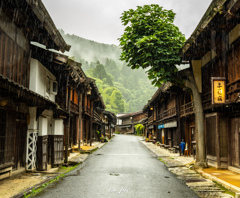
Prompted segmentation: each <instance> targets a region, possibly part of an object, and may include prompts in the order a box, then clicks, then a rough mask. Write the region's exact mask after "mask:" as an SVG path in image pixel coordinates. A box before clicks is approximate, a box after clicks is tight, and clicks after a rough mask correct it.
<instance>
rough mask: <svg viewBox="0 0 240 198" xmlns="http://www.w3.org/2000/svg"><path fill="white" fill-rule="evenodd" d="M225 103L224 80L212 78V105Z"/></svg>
mask: <svg viewBox="0 0 240 198" xmlns="http://www.w3.org/2000/svg"><path fill="white" fill-rule="evenodd" d="M224 103H226V79H225V78H217V77H216V78H214V77H212V104H224Z"/></svg>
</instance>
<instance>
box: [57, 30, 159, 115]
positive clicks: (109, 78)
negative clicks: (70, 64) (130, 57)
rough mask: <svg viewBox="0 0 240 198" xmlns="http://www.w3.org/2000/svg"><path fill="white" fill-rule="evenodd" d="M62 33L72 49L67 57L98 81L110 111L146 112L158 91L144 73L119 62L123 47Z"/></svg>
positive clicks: (61, 31)
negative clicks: (148, 104) (145, 107)
mask: <svg viewBox="0 0 240 198" xmlns="http://www.w3.org/2000/svg"><path fill="white" fill-rule="evenodd" d="M60 33H61V34H62V36H63V38H64V39H65V41H66V42H67V43H68V44H70V45H71V50H70V52H68V53H66V54H67V55H69V56H70V57H73V58H74V59H75V60H76V61H78V62H81V63H82V68H83V71H84V72H85V73H86V75H87V76H88V77H91V78H94V79H95V80H96V84H97V86H98V89H99V91H100V93H101V94H102V97H103V100H104V103H105V105H106V107H107V110H109V111H112V112H114V113H123V112H135V111H139V110H142V108H143V106H144V105H145V104H146V103H147V101H148V100H149V99H150V98H151V96H152V95H153V94H154V92H155V91H156V89H157V88H156V87H153V86H152V84H151V81H150V80H149V79H148V77H147V74H146V73H145V71H144V70H143V69H138V70H132V69H131V68H129V67H127V66H126V63H125V62H123V61H120V60H119V58H120V54H121V49H120V47H119V46H117V45H109V44H103V43H98V42H95V41H90V40H87V39H84V38H81V37H79V36H76V35H70V34H67V33H65V32H64V31H63V30H60Z"/></svg>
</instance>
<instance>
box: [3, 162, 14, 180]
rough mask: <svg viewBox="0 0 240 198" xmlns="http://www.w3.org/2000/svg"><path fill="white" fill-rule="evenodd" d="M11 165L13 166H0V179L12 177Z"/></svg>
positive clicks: (7, 164) (8, 164) (9, 164)
mask: <svg viewBox="0 0 240 198" xmlns="http://www.w3.org/2000/svg"><path fill="white" fill-rule="evenodd" d="M13 165H14V163H6V164H3V165H0V179H3V178H5V177H11V176H12V166H13Z"/></svg>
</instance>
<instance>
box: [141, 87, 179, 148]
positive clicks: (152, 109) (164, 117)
mask: <svg viewBox="0 0 240 198" xmlns="http://www.w3.org/2000/svg"><path fill="white" fill-rule="evenodd" d="M179 90H180V89H179V88H177V87H175V86H172V85H171V83H166V84H163V85H162V86H161V87H160V88H159V89H158V90H157V91H156V92H155V94H154V95H153V96H152V98H151V100H149V101H148V104H146V105H145V106H144V108H143V111H144V112H147V114H148V122H147V125H146V127H147V129H146V130H147V134H146V137H149V135H151V136H152V138H153V139H154V140H156V141H158V142H160V143H161V144H163V145H164V147H166V148H171V149H174V148H175V149H178V148H179V144H180V142H181V139H182V138H183V135H182V134H181V130H180V111H179V110H180V101H179V95H180V94H179V93H180V91H179Z"/></svg>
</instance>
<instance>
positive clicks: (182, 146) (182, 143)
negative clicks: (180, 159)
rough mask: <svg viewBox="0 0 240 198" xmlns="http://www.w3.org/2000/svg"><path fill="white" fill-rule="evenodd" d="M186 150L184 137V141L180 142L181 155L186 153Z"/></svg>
mask: <svg viewBox="0 0 240 198" xmlns="http://www.w3.org/2000/svg"><path fill="white" fill-rule="evenodd" d="M184 150H185V142H184V141H183V139H182V142H181V143H180V155H181V154H182V155H184Z"/></svg>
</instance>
